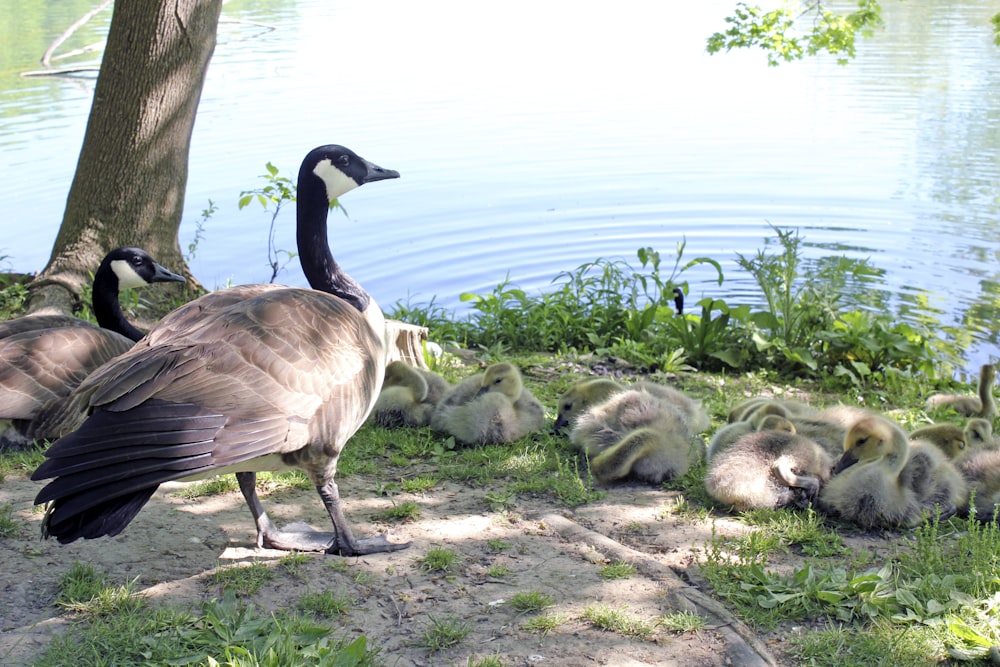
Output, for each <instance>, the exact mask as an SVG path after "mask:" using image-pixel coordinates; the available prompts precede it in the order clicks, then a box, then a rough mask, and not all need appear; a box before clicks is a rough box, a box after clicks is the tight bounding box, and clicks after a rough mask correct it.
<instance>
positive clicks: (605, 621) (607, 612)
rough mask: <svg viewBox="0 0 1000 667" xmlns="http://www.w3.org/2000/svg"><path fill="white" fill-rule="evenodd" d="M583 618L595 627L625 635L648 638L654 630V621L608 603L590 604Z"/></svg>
mask: <svg viewBox="0 0 1000 667" xmlns="http://www.w3.org/2000/svg"><path fill="white" fill-rule="evenodd" d="M583 618H584V620H586V621H588V622H589V623H590V624H591V625H593V626H594V627H595V628H600V629H601V630H607V631H608V632H614V633H616V634H619V635H622V636H625V637H637V638H640V639H647V638H649V637H650V636H651V635H652V634H653V630H654V624H653V623H651V622H648V621H644V620H642V619H641V618H638V617H636V616H635V615H633V614H631V613H629V611H628V610H627V609H614V608H612V607H610V606H608V605H606V604H595V605H588V606H587V608H586V609H584V611H583Z"/></svg>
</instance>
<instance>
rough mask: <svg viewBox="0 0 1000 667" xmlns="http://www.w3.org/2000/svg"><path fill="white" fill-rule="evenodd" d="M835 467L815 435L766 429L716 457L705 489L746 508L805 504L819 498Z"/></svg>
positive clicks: (742, 508) (739, 508)
mask: <svg viewBox="0 0 1000 667" xmlns="http://www.w3.org/2000/svg"><path fill="white" fill-rule="evenodd" d="M768 419H771V418H770V417H769V418H768ZM832 467H833V459H832V458H831V457H830V455H829V454H827V453H826V451H824V450H823V448H822V447H820V446H819V445H817V444H816V443H815V442H813V441H812V440H810V439H809V438H806V437H804V436H801V435H798V434H796V433H789V432H787V431H770V430H761V431H757V432H756V433H751V434H749V435H745V436H743V437H742V438H740V439H739V440H737V441H736V442H735V443H733V444H732V445H731V446H730V447H729V448H728V449H725V450H724V451H722V452H719V453H718V454H716V455H715V456H714V457H712V459H711V460H710V461H709V465H708V472H707V473H706V474H705V489H706V490H707V491H708V493H709V495H711V496H712V497H713V498H715V499H716V500H718V501H719V502H720V503H723V504H725V505H730V506H732V507H733V508H735V509H737V510H740V511H745V510H751V509H777V508H779V507H800V508H804V507H807V506H808V505H809V504H810V503H812V502H814V501H815V499H816V496H817V495H818V494H819V491H820V488H821V487H822V485H823V484H824V483H825V482H826V480H827V479H829V477H830V470H831V468H832Z"/></svg>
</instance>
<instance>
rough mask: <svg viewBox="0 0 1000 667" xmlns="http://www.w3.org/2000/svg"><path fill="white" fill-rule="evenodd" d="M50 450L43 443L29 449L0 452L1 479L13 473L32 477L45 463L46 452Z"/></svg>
mask: <svg viewBox="0 0 1000 667" xmlns="http://www.w3.org/2000/svg"><path fill="white" fill-rule="evenodd" d="M48 448H49V445H48V443H45V442H42V443H36V444H35V446H34V447H30V448H28V449H20V450H15V451H5V452H0V479H2V478H3V477H2V476H3V475H6V474H11V473H17V474H19V475H31V473H33V472H34V471H35V468H37V467H38V466H40V465H42V462H43V461H45V450H46V449H48Z"/></svg>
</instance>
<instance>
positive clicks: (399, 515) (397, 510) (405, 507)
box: [374, 500, 421, 523]
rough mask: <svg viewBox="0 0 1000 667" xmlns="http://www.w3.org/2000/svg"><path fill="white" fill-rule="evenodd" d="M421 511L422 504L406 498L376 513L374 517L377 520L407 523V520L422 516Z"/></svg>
mask: <svg viewBox="0 0 1000 667" xmlns="http://www.w3.org/2000/svg"><path fill="white" fill-rule="evenodd" d="M420 513H421V509H420V505H418V504H416V503H414V502H411V501H409V500H404V501H403V502H401V503H397V504H394V505H393V506H392V507H389V508H387V509H384V510H382V511H381V512H378V513H376V514H375V516H374V518H375V520H376V521H386V522H393V521H395V522H397V523H405V522H407V521H416V520H417V519H419V518H420Z"/></svg>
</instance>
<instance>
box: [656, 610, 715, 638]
mask: <svg viewBox="0 0 1000 667" xmlns="http://www.w3.org/2000/svg"><path fill="white" fill-rule="evenodd" d="M657 625H659V626H660V627H662V628H664V629H666V630H668V631H670V632H676V633H683V632H697V631H698V630H702V629H704V627H705V617H704V616H701V615H699V614H695V613H694V612H690V611H674V612H670V613H669V614H663V615H662V616H660V618H659V620H658V621H657Z"/></svg>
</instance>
